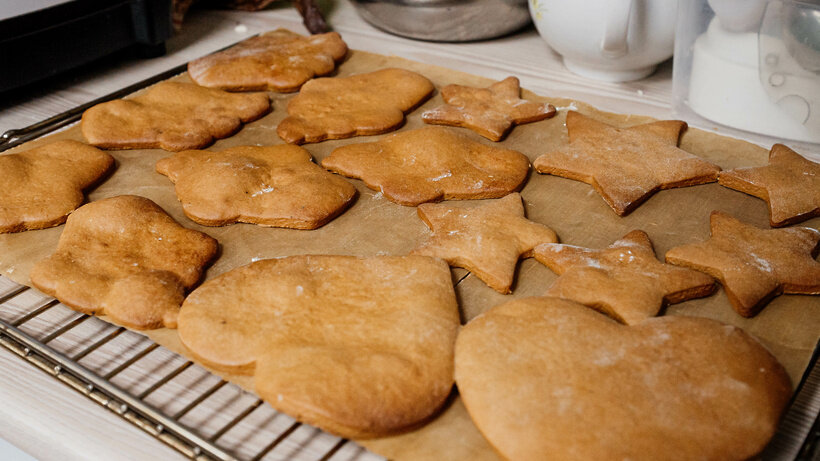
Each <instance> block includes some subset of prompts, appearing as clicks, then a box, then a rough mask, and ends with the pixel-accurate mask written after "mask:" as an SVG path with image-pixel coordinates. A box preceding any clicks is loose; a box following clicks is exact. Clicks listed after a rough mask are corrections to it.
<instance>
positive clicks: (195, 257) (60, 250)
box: [31, 195, 217, 330]
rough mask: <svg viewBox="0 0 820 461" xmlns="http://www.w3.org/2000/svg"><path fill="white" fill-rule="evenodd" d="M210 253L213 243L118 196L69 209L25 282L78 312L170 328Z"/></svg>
mask: <svg viewBox="0 0 820 461" xmlns="http://www.w3.org/2000/svg"><path fill="white" fill-rule="evenodd" d="M216 251H217V242H216V240H214V239H212V238H211V237H208V236H207V235H205V234H203V233H201V232H197V231H193V230H189V229H186V228H184V227H182V226H180V225H179V224H177V223H176V221H174V220H173V219H172V218H171V217H170V216H168V215H167V214H166V213H165V211H163V209H162V208H160V207H159V206H157V204H155V203H154V202H152V201H150V200H148V199H147V198H142V197H137V196H134V195H120V196H117V197H111V198H107V199H105V200H99V201H96V202H91V203H89V204H87V205H84V206H82V207H80V208H78V209H77V211H75V212H74V213H71V216H69V217H68V221H67V222H66V226H65V229H64V230H63V233H62V234H61V235H60V242H59V244H58V245H57V250H56V251H55V252H54V254H52V255H51V256H49V257H48V258H46V259H44V260H42V261H40V262H39V263H37V264H36V265H35V266H34V268H33V269H32V270H31V282H32V283H33V284H34V286H35V287H37V288H38V289H39V290H41V291H42V292H44V293H46V294H49V295H51V296H54V297H55V298H57V299H59V300H60V302H62V303H63V304H65V305H67V306H69V307H71V308H72V309H74V310H76V311H80V312H83V313H86V314H97V315H107V316H108V317H110V318H111V319H112V320H113V321H114V322H116V323H119V324H121V325H124V326H127V327H129V328H135V329H139V330H145V329H153V328H160V327H162V326H165V327H168V328H176V324H177V314H178V313H179V307H180V305H181V304H182V300H183V298H184V297H185V291H186V290H188V289H190V288H191V287H193V286H194V285H195V284H196V283H197V282H198V281H199V279H200V277H201V276H202V273H203V272H204V269H205V266H206V265H207V264H208V263H209V262H210V261H211V260H212V259H213V258H214V257H215V256H216Z"/></svg>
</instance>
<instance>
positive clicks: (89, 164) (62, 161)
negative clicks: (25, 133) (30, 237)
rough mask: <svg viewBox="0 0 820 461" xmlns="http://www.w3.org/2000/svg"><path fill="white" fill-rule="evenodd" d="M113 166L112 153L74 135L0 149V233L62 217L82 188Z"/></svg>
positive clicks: (78, 201) (50, 222)
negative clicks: (9, 151) (8, 151)
mask: <svg viewBox="0 0 820 461" xmlns="http://www.w3.org/2000/svg"><path fill="white" fill-rule="evenodd" d="M113 166H114V158H113V157H111V156H110V155H108V154H106V153H105V152H102V151H101V150H99V149H97V148H94V147H91V146H89V145H86V144H83V143H81V142H77V141H57V142H53V143H51V144H46V145H44V146H41V147H35V148H34V149H30V150H27V151H25V152H21V153H19V154H7V155H0V172H2V174H3V187H2V188H0V233H4V232H19V231H24V230H29V229H44V228H47V227H54V226H57V225H60V224H62V223H64V222H65V220H66V218H67V217H68V214H69V213H71V212H72V211H74V210H75V209H76V208H77V207H78V206H80V204H82V203H83V200H84V198H85V197H84V196H83V191H84V190H86V189H88V188H90V187H92V186H93V185H95V184H96V183H97V182H99V181H100V179H102V178H103V177H104V176H105V175H106V173H107V172H108V171H110V170H111V167H113Z"/></svg>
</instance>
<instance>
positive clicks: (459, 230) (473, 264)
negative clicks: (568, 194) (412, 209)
mask: <svg viewBox="0 0 820 461" xmlns="http://www.w3.org/2000/svg"><path fill="white" fill-rule="evenodd" d="M418 213H419V217H420V218H421V219H422V221H424V223H425V224H427V227H429V228H430V229H431V230H432V231H433V235H432V236H431V237H430V240H429V241H428V242H427V243H425V244H423V245H422V246H420V247H419V248H416V249H415V250H413V251H412V253H411V254H416V255H425V256H434V257H437V258H441V259H444V260H445V261H447V263H449V264H450V265H451V266H456V267H463V268H464V269H467V270H468V271H470V272H472V273H474V274H475V275H476V276H477V277H478V278H479V279H481V280H482V281H483V282H484V283H486V284H487V285H489V286H490V288H492V289H494V290H495V291H497V292H499V293H504V294H507V293H510V287H511V286H512V282H513V275H514V274H515V266H516V264H517V263H518V259H519V258H521V257H524V258H528V257H530V256H532V250H533V248H534V247H535V246H536V245H538V244H540V243H546V242H557V241H558V238H557V237H556V235H555V232H553V231H552V229H550V228H549V227H547V226H544V225H543V224H539V223H536V222H533V221H530V220H528V219H527V218H525V217H524V205H523V204H522V203H521V195H520V194H518V193H517V192H516V193H512V194H509V195H507V196H506V197H504V198H501V199H498V200H488V201H486V202H484V203H481V204H480V205H478V206H469V205H454V204H449V203H446V204H445V203H442V204H432V203H425V204H423V205H419V207H418Z"/></svg>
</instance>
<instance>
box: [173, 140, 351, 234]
mask: <svg viewBox="0 0 820 461" xmlns="http://www.w3.org/2000/svg"><path fill="white" fill-rule="evenodd" d="M157 171H158V172H159V173H161V174H164V175H165V176H168V178H169V179H170V180H171V181H173V182H174V184H176V193H177V197H178V198H179V200H180V201H181V202H182V209H183V210H184V211H185V215H186V216H188V217H189V218H191V219H192V220H194V221H195V222H197V223H199V224H202V225H204V226H224V225H227V224H232V223H235V222H245V223H253V224H260V225H263V226H275V227H290V228H294V229H315V228H317V227H319V226H322V225H324V224H325V223H327V222H329V221H330V220H332V219H333V218H335V217H336V216H338V215H339V214H341V213H342V212H343V211H344V210H345V209H346V208H347V207H348V206H349V205H350V204H351V202H352V200H353V197H354V196H355V195H356V188H355V187H353V185H352V184H350V183H349V182H347V181H346V180H344V179H343V178H341V177H339V176H337V175H334V174H332V173H329V172H327V171H325V170H324V169H323V168H322V167H320V166H319V165H316V164H315V163H313V162H312V161H311V156H310V153H309V152H308V151H306V150H304V149H302V148H301V147H298V146H291V145H287V144H285V145H279V146H267V147H256V146H241V147H232V148H230V149H225V150H223V151H219V152H211V151H204V150H188V151H184V152H179V153H177V154H174V156H172V157H168V158H164V159H162V160H160V161H159V162H157Z"/></svg>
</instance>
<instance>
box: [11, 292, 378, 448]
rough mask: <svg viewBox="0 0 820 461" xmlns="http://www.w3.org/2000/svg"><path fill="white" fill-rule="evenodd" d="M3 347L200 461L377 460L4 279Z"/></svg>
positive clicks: (125, 333)
mask: <svg viewBox="0 0 820 461" xmlns="http://www.w3.org/2000/svg"><path fill="white" fill-rule="evenodd" d="M0 345H2V346H4V347H5V348H7V349H9V350H11V351H12V352H14V353H15V354H17V355H19V356H20V357H22V358H23V359H25V360H26V361H28V362H29V363H31V364H32V365H34V366H36V367H37V368H39V369H41V370H42V371H44V372H46V373H48V374H49V375H51V376H53V377H54V378H56V379H58V380H59V381H61V382H63V383H64V384H66V385H68V386H69V387H71V388H72V389H74V390H76V391H78V392H80V393H81V394H83V395H85V396H86V397H88V398H89V399H91V400H92V401H94V402H96V403H97V404H99V405H102V406H103V407H105V408H107V409H109V410H110V411H112V412H114V413H115V414H117V415H119V416H120V417H122V418H123V419H125V420H127V421H129V422H131V423H133V424H134V425H136V426H137V427H139V428H141V429H142V430H144V431H145V432H147V433H149V434H150V435H152V436H154V437H156V438H157V439H159V440H161V441H162V442H164V443H166V444H168V445H170V446H171V447H173V448H175V449H176V450H178V451H179V452H181V453H182V454H183V455H185V456H188V457H189V458H191V459H195V460H202V461H205V460H220V461H222V460H224V461H228V460H251V461H257V460H310V461H315V460H328V461H353V460H355V461H375V460H381V459H382V458H381V457H379V456H376V455H374V454H372V453H370V452H367V451H366V450H365V449H363V448H361V447H359V446H358V445H356V444H355V443H353V442H351V441H348V440H346V439H341V438H339V437H336V436H332V435H330V434H327V433H324V432H322V431H320V430H319V429H316V428H313V427H310V426H308V425H304V424H302V423H300V422H298V421H296V420H294V419H292V418H290V417H289V416H287V415H285V414H283V413H279V412H277V411H276V410H274V409H273V408H272V407H270V406H269V405H267V404H265V403H264V402H262V400H260V399H259V398H258V397H256V396H254V395H253V394H251V393H249V392H246V391H244V390H242V389H240V388H239V387H238V386H236V385H234V384H231V383H229V382H227V381H225V380H222V379H220V378H219V377H217V376H215V375H213V374H211V373H209V372H208V371H207V370H205V369H204V368H201V367H199V366H198V365H196V364H194V363H193V362H191V361H189V360H187V359H185V358H184V357H182V356H180V355H178V354H175V353H174V352H171V351H169V350H167V349H165V348H163V347H161V346H159V345H158V344H156V343H154V342H153V341H151V340H150V339H148V338H147V337H145V336H142V335H140V334H138V333H135V332H132V331H129V330H127V329H125V328H122V327H117V326H114V325H111V324H109V323H107V322H104V321H102V320H100V319H98V318H96V317H93V316H89V315H85V314H80V313H77V312H74V311H72V310H71V309H69V308H67V307H65V306H63V305H62V304H60V303H59V302H58V301H57V300H56V299H54V298H50V297H48V296H46V295H44V294H42V293H40V292H38V291H37V290H33V289H30V288H28V287H26V286H23V285H18V284H16V283H14V282H12V281H11V280H9V279H7V278H4V277H0Z"/></svg>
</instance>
